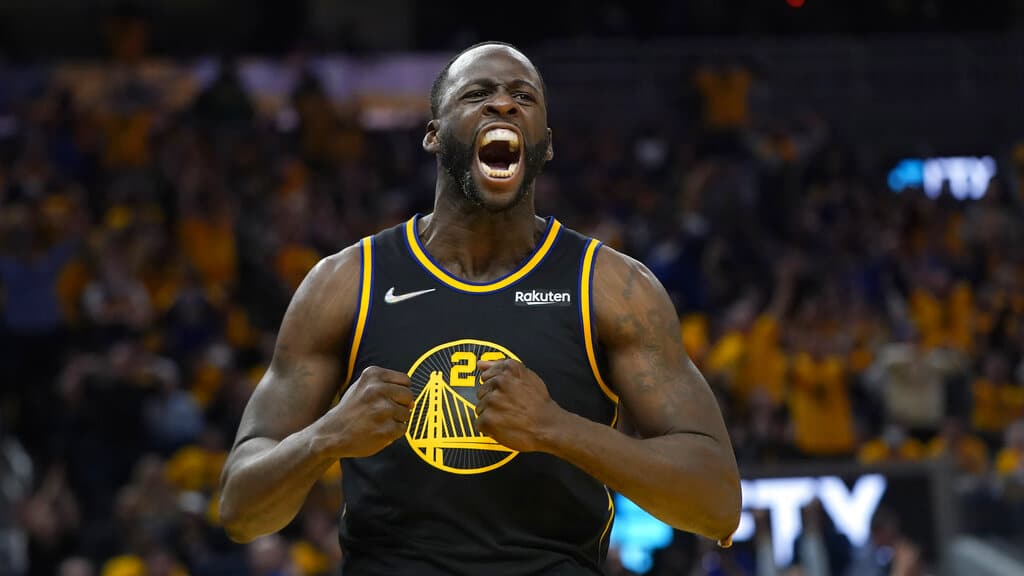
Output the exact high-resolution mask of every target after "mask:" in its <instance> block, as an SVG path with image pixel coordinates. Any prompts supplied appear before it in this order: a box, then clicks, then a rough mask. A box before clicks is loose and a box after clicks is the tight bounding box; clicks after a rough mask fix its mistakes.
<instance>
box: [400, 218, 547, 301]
mask: <svg viewBox="0 0 1024 576" xmlns="http://www.w3.org/2000/svg"><path fill="white" fill-rule="evenodd" d="M561 229H562V224H561V223H560V222H559V221H558V220H554V219H552V221H551V226H549V227H548V232H547V235H546V236H545V237H544V241H543V242H541V245H540V248H538V249H537V251H536V252H534V253H533V256H531V257H530V259H529V260H528V261H527V262H526V264H524V265H523V267H522V268H520V269H518V270H516V271H515V272H513V273H511V274H509V275H508V276H505V277H504V278H501V279H499V280H496V281H494V282H491V283H488V284H470V283H467V282H465V281H463V280H459V279H458V278H456V277H454V276H452V275H451V274H449V273H448V272H447V271H445V270H444V269H443V268H441V267H440V266H438V265H437V264H435V263H434V261H433V260H431V259H430V257H429V256H427V253H426V252H425V251H424V250H423V247H422V246H420V238H419V234H418V233H417V230H416V218H410V219H409V221H408V222H406V224H405V239H406V241H407V242H408V244H409V249H410V250H412V254H413V256H414V257H415V258H416V260H417V261H418V262H419V263H420V265H421V266H423V267H424V268H426V270H427V271H428V272H430V273H431V274H433V275H434V276H435V277H436V278H437V279H438V280H440V281H441V282H444V283H445V284H447V285H449V286H451V287H452V288H456V289H458V290H462V291H463V292H474V293H477V294H479V293H483V292H493V291H495V290H501V289H502V288H505V287H508V286H510V285H512V284H514V283H515V282H517V281H518V280H519V279H521V278H522V277H523V276H526V275H527V274H529V273H530V271H532V270H533V269H534V268H536V267H537V265H538V264H540V262H541V260H543V259H544V257H545V256H547V253H548V251H549V250H550V249H551V246H552V245H554V243H555V239H556V238H558V232H559V230H561Z"/></svg>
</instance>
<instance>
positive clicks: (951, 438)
mask: <svg viewBox="0 0 1024 576" xmlns="http://www.w3.org/2000/svg"><path fill="white" fill-rule="evenodd" d="M963 435H964V425H963V422H961V421H959V420H957V419H956V418H950V419H948V420H946V422H945V423H944V424H943V425H942V436H943V437H944V438H945V439H946V442H947V445H949V446H953V445H955V444H956V443H957V442H959V441H960V440H961V439H962V438H963Z"/></svg>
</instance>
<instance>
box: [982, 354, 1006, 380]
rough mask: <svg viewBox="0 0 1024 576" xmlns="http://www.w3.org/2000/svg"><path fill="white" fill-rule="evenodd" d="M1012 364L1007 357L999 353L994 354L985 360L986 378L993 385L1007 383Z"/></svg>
mask: <svg viewBox="0 0 1024 576" xmlns="http://www.w3.org/2000/svg"><path fill="white" fill-rule="evenodd" d="M1009 368H1010V364H1009V362H1008V361H1007V360H1006V356H1004V355H1003V354H1001V353H999V352H992V353H990V354H989V355H988V356H987V357H986V358H985V364H984V368H983V372H984V373H985V378H986V379H987V380H988V381H989V382H992V383H997V384H998V383H1003V382H1006V381H1007V379H1008V378H1009V375H1010V371H1009Z"/></svg>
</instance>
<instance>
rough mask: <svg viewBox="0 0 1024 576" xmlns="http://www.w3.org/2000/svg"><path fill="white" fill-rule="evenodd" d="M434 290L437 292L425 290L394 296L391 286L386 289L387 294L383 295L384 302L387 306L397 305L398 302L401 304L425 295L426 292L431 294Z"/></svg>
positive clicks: (393, 288) (431, 289)
mask: <svg viewBox="0 0 1024 576" xmlns="http://www.w3.org/2000/svg"><path fill="white" fill-rule="evenodd" d="M434 290H437V288H427V289H426V290H418V291H416V292H408V293H406V294H397V295H396V294H395V287H394V286H392V287H391V288H388V291H387V292H385V293H384V301H385V302H387V303H388V304H397V303H398V302H401V301H402V300H408V299H410V298H415V297H417V296H422V295H424V294H426V293H427V292H433V291H434Z"/></svg>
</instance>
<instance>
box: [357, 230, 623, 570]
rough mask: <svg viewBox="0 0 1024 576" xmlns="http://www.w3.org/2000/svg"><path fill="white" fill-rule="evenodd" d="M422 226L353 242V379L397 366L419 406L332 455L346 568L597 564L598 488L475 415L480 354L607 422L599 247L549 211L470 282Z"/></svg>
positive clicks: (602, 505) (606, 501) (607, 505)
mask: <svg viewBox="0 0 1024 576" xmlns="http://www.w3.org/2000/svg"><path fill="white" fill-rule="evenodd" d="M417 221H418V217H413V218H411V219H410V220H409V221H408V222H406V223H405V224H402V225H399V226H396V227H394V228H390V229H388V230H385V231H383V232H381V233H379V234H377V235H375V236H373V237H371V238H366V239H364V240H363V241H362V271H361V298H360V307H359V313H358V314H357V318H356V320H355V323H354V327H353V336H352V341H351V348H350V358H349V363H348V372H349V377H348V380H349V381H351V380H354V379H355V378H357V377H358V376H359V374H360V373H361V372H362V370H363V369H364V368H366V367H367V366H371V365H376V366H381V367H384V368H389V369H392V370H398V371H402V372H406V373H408V374H409V377H410V379H411V380H412V388H413V393H414V394H415V395H416V402H415V405H414V409H413V412H412V417H411V419H410V422H409V426H408V430H407V432H406V435H405V437H404V438H400V439H399V440H397V441H396V442H394V443H393V444H391V445H390V446H388V447H387V448H385V449H384V450H383V451H381V452H379V453H378V454H375V455H373V456H371V457H368V458H359V459H347V460H343V461H342V463H341V464H342V471H343V474H342V478H343V486H344V495H345V502H346V504H345V509H344V511H343V512H342V517H341V521H340V529H339V535H340V541H341V545H342V548H343V550H344V552H345V571H344V573H345V574H346V576H349V575H351V576H362V575H370V574H374V575H376V574H382V575H383V574H387V575H403V574H415V575H432V574H473V575H476V574H495V575H500V574H510V575H511V574H516V575H519V574H597V573H600V565H601V563H602V562H603V560H604V556H605V554H606V552H607V547H608V537H609V533H610V531H611V525H612V519H613V516H614V506H613V503H612V499H611V496H610V493H609V491H608V490H607V488H606V487H605V486H604V485H603V484H602V483H600V482H598V481H597V480H595V479H594V478H592V477H591V476H589V475H588V474H586V473H584V472H583V471H581V470H579V469H578V468H576V467H575V466H573V465H571V464H569V463H567V462H565V461H563V460H561V459H558V458H556V457H554V456H551V455H548V454H542V453H519V452H515V451H513V450H510V449H508V448H506V447H504V446H502V445H500V444H498V443H497V442H496V441H495V440H493V439H492V438H490V437H487V436H484V435H483V434H481V433H480V432H478V431H477V429H476V427H475V412H474V405H475V402H476V384H477V381H478V372H477V368H476V364H477V362H479V361H481V360H494V359H502V358H514V359H517V360H519V361H521V362H523V363H524V364H525V365H526V366H527V367H528V368H530V369H532V370H533V371H534V372H536V373H537V374H538V375H539V376H540V377H541V379H542V380H543V381H544V382H545V384H546V385H547V388H548V390H549V392H550V394H551V397H552V398H553V399H554V400H555V401H556V402H557V403H558V404H559V405H560V406H561V407H562V408H564V409H566V410H568V411H571V412H575V413H577V414H579V415H581V416H584V417H586V418H589V419H591V420H594V421H596V422H600V423H603V424H608V425H611V426H614V424H615V419H616V416H617V402H618V398H617V397H616V396H615V394H614V393H613V392H612V391H611V390H610V389H609V388H608V386H607V385H606V384H605V382H604V381H603V380H602V379H601V370H600V367H601V366H602V365H603V355H602V351H601V350H600V348H599V347H598V345H597V342H596V339H595V338H594V337H593V335H594V329H593V326H592V322H591V313H590V301H591V281H592V277H593V262H594V257H595V256H596V252H597V250H598V248H599V246H600V243H599V242H598V241H597V240H592V239H589V238H586V237H584V236H582V235H580V234H578V233H576V232H574V231H572V230H569V229H566V228H565V227H563V226H562V225H561V224H560V223H559V222H558V221H557V220H555V219H553V218H549V219H548V226H547V230H546V231H545V233H544V235H543V238H542V240H541V241H540V242H539V243H538V246H537V248H536V249H535V250H534V252H533V253H532V254H531V255H530V256H529V257H528V258H527V260H526V261H525V262H524V263H523V264H522V265H521V266H520V267H519V268H517V269H516V270H514V271H513V272H512V273H510V274H508V275H506V276H505V277H503V278H500V279H498V280H495V281H493V282H487V283H474V282H468V281H465V280H460V279H458V278H456V277H454V276H452V275H451V274H449V273H447V272H446V271H445V270H443V269H442V268H441V266H440V265H438V264H437V263H436V262H434V261H433V260H432V259H431V257H430V256H429V254H427V253H426V251H425V249H424V248H423V247H422V246H421V245H420V241H419V236H418V234H417Z"/></svg>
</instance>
